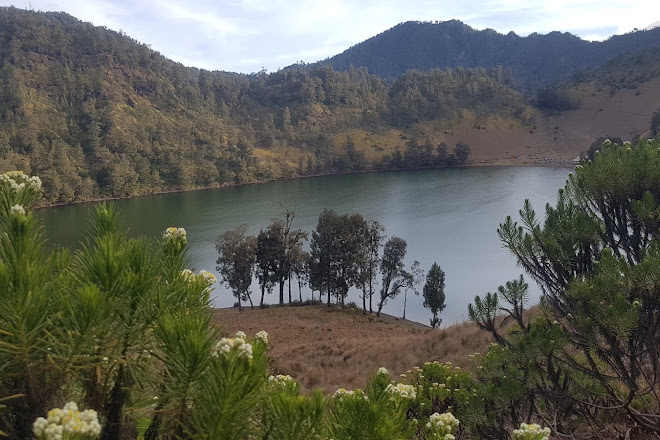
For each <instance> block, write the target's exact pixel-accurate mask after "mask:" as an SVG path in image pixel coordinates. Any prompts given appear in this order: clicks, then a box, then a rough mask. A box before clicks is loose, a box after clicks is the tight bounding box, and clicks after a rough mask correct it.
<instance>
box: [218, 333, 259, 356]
mask: <svg viewBox="0 0 660 440" xmlns="http://www.w3.org/2000/svg"><path fill="white" fill-rule="evenodd" d="M232 350H235V351H236V352H237V353H238V357H240V358H246V359H247V360H252V357H253V356H252V345H250V344H249V343H248V342H246V341H245V338H241V337H236V338H222V339H220V340H219V341H218V343H217V344H215V347H213V349H212V350H211V356H213V357H216V358H217V357H220V356H223V357H227V356H228V355H229V354H230V353H231V352H232Z"/></svg>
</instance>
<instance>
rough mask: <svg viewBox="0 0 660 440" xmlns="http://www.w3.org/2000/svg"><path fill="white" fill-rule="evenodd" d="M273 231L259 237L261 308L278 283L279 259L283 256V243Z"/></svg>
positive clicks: (257, 262)
mask: <svg viewBox="0 0 660 440" xmlns="http://www.w3.org/2000/svg"><path fill="white" fill-rule="evenodd" d="M272 232H273V231H272V229H271V228H267V229H266V230H263V229H262V230H261V231H259V235H257V248H256V255H255V258H256V259H255V262H256V267H255V269H256V272H257V279H258V280H259V287H260V288H261V299H260V300H259V306H260V307H263V305H264V296H265V295H266V292H268V293H271V292H272V290H273V286H274V285H275V283H276V282H277V258H278V255H280V254H281V252H280V248H281V241H280V240H279V235H274V234H272Z"/></svg>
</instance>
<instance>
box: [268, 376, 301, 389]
mask: <svg viewBox="0 0 660 440" xmlns="http://www.w3.org/2000/svg"><path fill="white" fill-rule="evenodd" d="M295 383H296V381H295V380H294V379H293V377H291V376H289V375H288V374H286V375H284V374H278V375H277V376H272V375H271V376H270V377H269V378H268V385H271V386H273V387H276V388H286V387H287V386H288V385H292V384H295Z"/></svg>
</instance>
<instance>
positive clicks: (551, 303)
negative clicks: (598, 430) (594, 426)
mask: <svg viewBox="0 0 660 440" xmlns="http://www.w3.org/2000/svg"><path fill="white" fill-rule="evenodd" d="M606 144H608V143H606ZM658 148H660V142H659V141H654V142H646V141H641V142H640V143H639V144H638V145H637V146H636V147H635V148H626V147H620V146H616V145H605V146H604V148H603V150H602V151H601V153H599V154H596V155H595V157H594V160H593V161H592V162H588V163H586V164H584V165H583V166H582V167H577V168H576V171H575V174H574V175H571V176H569V179H568V181H567V183H566V187H565V188H564V189H563V190H560V191H559V196H558V201H557V204H556V207H554V208H553V207H552V206H550V205H548V206H547V207H546V214H545V221H541V220H540V219H539V218H538V217H537V215H536V213H535V211H534V210H533V209H532V207H531V205H530V204H529V202H528V201H526V202H525V205H524V206H523V209H522V210H521V211H520V215H521V221H522V224H521V225H518V223H517V222H514V221H513V220H512V219H511V217H507V219H506V220H505V222H504V223H502V224H501V225H500V228H499V229H498V234H499V236H500V239H501V240H502V242H503V243H504V245H505V246H506V247H507V248H508V249H509V250H510V251H511V252H512V253H513V255H514V256H515V257H516V259H517V260H518V264H519V265H520V266H521V267H523V268H524V269H525V271H526V272H527V273H528V274H529V275H530V276H531V277H532V279H534V280H535V281H536V282H537V283H538V284H539V285H540V286H541V288H542V291H543V297H542V300H543V301H542V302H543V305H544V307H543V309H542V310H543V311H545V313H546V316H547V320H542V321H539V322H537V323H535V325H533V326H531V327H529V328H528V329H524V328H523V330H525V333H526V334H529V335H535V330H536V329H537V327H539V328H540V327H543V326H544V330H543V331H542V332H536V333H538V334H541V335H550V333H551V332H550V331H548V330H547V328H557V329H559V330H561V332H562V333H563V335H564V338H565V340H566V341H570V344H569V345H566V347H565V348H564V347H562V349H556V348H553V349H552V350H551V351H550V352H549V353H546V354H545V355H544V360H543V362H539V363H538V365H537V367H539V369H540V371H544V372H545V374H546V376H544V377H545V378H546V379H548V380H547V381H546V385H548V384H551V385H552V389H547V388H542V389H544V391H545V392H544V395H545V396H546V397H547V399H550V397H552V398H553V399H555V400H557V399H560V400H561V396H562V395H566V396H567V397H569V398H570V397H572V396H573V394H572V393H574V392H575V389H581V388H579V387H582V386H583V383H580V384H577V385H576V386H575V387H571V386H569V385H570V378H572V377H575V378H577V377H578V376H582V375H586V377H588V378H589V380H590V381H591V383H593V384H594V385H593V386H591V387H590V388H589V389H588V391H589V394H588V395H587V396H586V397H585V396H584V395H582V396H580V399H579V402H580V403H581V404H582V405H585V406H586V407H587V408H588V409H585V410H584V411H583V412H582V414H583V415H584V416H587V417H589V416H590V414H592V412H593V411H598V410H603V409H609V410H611V411H617V410H622V411H625V413H626V415H627V416H628V417H630V418H631V419H632V420H633V421H634V422H635V423H637V424H638V426H640V427H642V429H644V430H646V431H647V432H655V433H659V432H660V423H658V416H657V413H658V411H660V397H658V395H657V394H656V393H655V391H654V390H656V389H657V387H658V386H659V385H660V361H659V358H658V354H657V353H658V352H657V347H658V346H660V316H659V315H658V313H657V310H658V309H659V308H660V300H659V299H658V295H657V292H660V282H659V281H657V278H656V277H654V276H652V275H651V274H652V273H656V271H657V270H658V269H659V268H660V249H659V246H658V243H657V239H658V238H660V222H659V221H658V220H657V219H658V218H659V217H658V216H659V215H660V205H659V204H658V201H660V155H658ZM521 304H522V302H521ZM515 309H516V307H514V310H513V312H514V314H517V313H518V312H516V311H515ZM548 323H552V324H550V325H548ZM553 324H554V325H553ZM555 333H556V332H555ZM535 337H539V336H538V335H536V336H535ZM547 337H548V338H551V341H552V342H551V341H550V339H548V341H546V342H544V344H549V345H546V346H547V347H553V346H556V343H557V341H558V337H556V336H547ZM522 344H523V342H522V341H521V342H520V343H519V344H518V346H520V345H522ZM567 383H568V384H569V385H567ZM548 386H549V385H548ZM564 400H566V399H564ZM640 402H645V403H644V404H643V405H642V406H641V407H640V406H639V403H640ZM592 420H594V419H593V418H592ZM558 428H559V427H558Z"/></svg>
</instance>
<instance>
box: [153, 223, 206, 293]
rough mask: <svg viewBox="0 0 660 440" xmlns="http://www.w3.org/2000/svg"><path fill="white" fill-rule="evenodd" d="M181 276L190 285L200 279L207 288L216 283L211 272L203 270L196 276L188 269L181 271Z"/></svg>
mask: <svg viewBox="0 0 660 440" xmlns="http://www.w3.org/2000/svg"><path fill="white" fill-rule="evenodd" d="M179 229H181V228H179ZM167 239H171V238H166V240H167ZM184 239H185V236H184ZM181 276H183V279H184V280H186V281H189V282H191V283H192V282H194V281H195V280H196V279H197V278H201V279H203V280H204V283H205V284H206V285H207V286H212V285H213V284H215V282H216V281H218V279H217V278H216V277H215V275H213V274H212V273H211V272H209V271H207V270H204V269H202V270H200V271H199V273H198V274H195V272H193V271H192V270H190V269H183V270H182V271H181Z"/></svg>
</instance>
